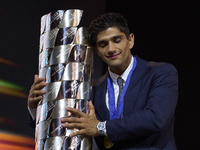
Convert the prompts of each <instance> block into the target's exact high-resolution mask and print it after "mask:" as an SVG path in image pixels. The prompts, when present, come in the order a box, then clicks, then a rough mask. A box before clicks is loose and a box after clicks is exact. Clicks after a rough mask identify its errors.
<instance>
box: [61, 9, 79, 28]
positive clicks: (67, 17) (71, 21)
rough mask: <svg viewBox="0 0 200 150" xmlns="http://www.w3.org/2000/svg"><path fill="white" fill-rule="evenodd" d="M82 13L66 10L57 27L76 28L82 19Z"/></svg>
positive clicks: (75, 10) (76, 10)
mask: <svg viewBox="0 0 200 150" xmlns="http://www.w3.org/2000/svg"><path fill="white" fill-rule="evenodd" d="M82 14H83V11H82V10H78V9H70V10H67V11H66V12H65V14H64V16H63V19H62V22H61V24H60V25H59V27H60V28H63V27H74V26H78V25H79V23H80V20H81V17H82Z"/></svg>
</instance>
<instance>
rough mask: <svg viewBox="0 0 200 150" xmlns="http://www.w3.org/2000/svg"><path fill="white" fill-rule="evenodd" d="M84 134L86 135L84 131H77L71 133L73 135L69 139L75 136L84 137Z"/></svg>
mask: <svg viewBox="0 0 200 150" xmlns="http://www.w3.org/2000/svg"><path fill="white" fill-rule="evenodd" d="M83 134H84V132H83V131H82V130H77V131H75V132H73V133H71V134H70V135H69V137H74V136H77V135H83Z"/></svg>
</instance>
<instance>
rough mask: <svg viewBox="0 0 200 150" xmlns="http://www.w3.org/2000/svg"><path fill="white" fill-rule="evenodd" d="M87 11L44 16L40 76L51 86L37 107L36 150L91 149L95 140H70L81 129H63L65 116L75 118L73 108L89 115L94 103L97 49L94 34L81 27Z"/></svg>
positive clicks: (72, 11)
mask: <svg viewBox="0 0 200 150" xmlns="http://www.w3.org/2000/svg"><path fill="white" fill-rule="evenodd" d="M82 14H83V11H82V10H78V9H71V10H67V11H63V10H58V11H54V12H51V13H49V14H46V15H44V16H42V18H41V30H40V34H41V35H40V46H39V77H43V78H45V81H46V82H48V84H47V85H46V86H45V87H44V89H45V90H46V94H44V97H43V99H42V100H41V101H40V102H39V104H38V106H37V113H36V130H35V150H91V149H92V140H91V137H86V136H75V137H73V138H70V137H68V136H69V135H70V134H71V133H73V132H75V131H77V130H78V129H73V130H69V129H66V128H63V127H62V126H61V120H60V119H61V118H62V117H75V116H74V115H73V114H71V113H70V112H68V111H67V110H66V108H67V107H73V108H76V109H79V110H81V111H82V112H84V113H88V112H87V111H88V110H89V109H87V108H88V103H87V101H89V100H91V97H90V95H91V89H92V81H93V79H92V71H93V48H92V47H91V46H90V40H89V36H90V32H89V30H88V29H87V28H85V27H78V25H79V23H80V20H81V17H82Z"/></svg>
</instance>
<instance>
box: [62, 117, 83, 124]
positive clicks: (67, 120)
mask: <svg viewBox="0 0 200 150" xmlns="http://www.w3.org/2000/svg"><path fill="white" fill-rule="evenodd" d="M61 122H62V123H81V119H80V118H76V117H65V118H61Z"/></svg>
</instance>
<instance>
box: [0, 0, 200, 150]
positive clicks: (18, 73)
mask: <svg viewBox="0 0 200 150" xmlns="http://www.w3.org/2000/svg"><path fill="white" fill-rule="evenodd" d="M71 8H80V9H83V10H84V14H83V18H82V21H81V25H80V26H88V25H89V22H90V21H91V20H92V19H94V18H96V17H97V16H99V15H100V14H102V13H104V12H113V11H114V12H119V13H121V14H122V15H123V16H124V17H125V18H126V19H127V20H128V22H129V26H130V30H131V31H132V32H133V33H134V34H135V46H134V48H133V49H132V53H133V54H135V55H138V56H139V57H141V58H143V59H146V60H154V61H165V62H169V63H172V64H173V65H175V67H176V68H177V70H178V72H179V82H180V83H179V92H180V96H179V102H178V105H177V109H176V118H175V137H176V143H177V146H178V149H180V150H188V149H189V150H190V149H192V150H197V149H198V148H199V147H200V144H199V139H198V137H199V133H200V132H199V126H200V119H199V111H198V109H199V105H198V104H199V103H200V102H199V97H198V92H200V91H199V86H200V80H199V78H198V77H199V75H200V74H199V67H198V65H199V64H200V61H199V58H198V57H199V52H198V51H199V45H198V41H199V39H200V38H199V27H200V22H199V18H198V17H199V15H200V13H199V11H198V3H197V1H194V0H193V1H191V2H189V1H184V0H182V1H180V2H179V1H167V0H164V1H161V0H156V1H153V2H152V1H147V0H145V1H139V0H129V1H128V0H127V1H118V0H95V1H94V0H87V1H83V0H54V1H53V0H34V1H31V0H28V1H27V0H20V1H16V0H10V1H1V2H0V70H1V73H0V85H1V80H4V81H8V82H10V83H14V84H15V85H19V86H20V87H23V88H24V89H23V90H22V91H23V92H24V93H26V94H28V91H29V89H30V86H31V85H32V83H33V76H34V74H36V73H37V67H38V51H39V49H38V47H39V30H40V18H41V16H42V15H44V14H46V13H49V12H51V11H54V10H58V9H63V10H67V9H71ZM94 58H95V62H94V69H95V73H94V76H95V78H98V77H99V76H101V75H102V74H103V73H104V72H105V71H106V66H105V64H104V63H102V61H101V59H100V58H99V57H97V56H96V54H95V57H94ZM5 59H6V60H10V61H12V62H14V65H13V64H9V63H7V62H5V61H2V60H5ZM0 90H1V91H3V89H1V88H0ZM26 101H27V100H26V98H20V97H16V96H10V95H7V94H5V93H4V94H3V92H0V132H1V131H6V132H12V133H15V134H20V135H24V136H27V137H34V131H33V130H32V129H31V128H30V127H29V126H28V125H27V109H26ZM2 120H3V121H2Z"/></svg>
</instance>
